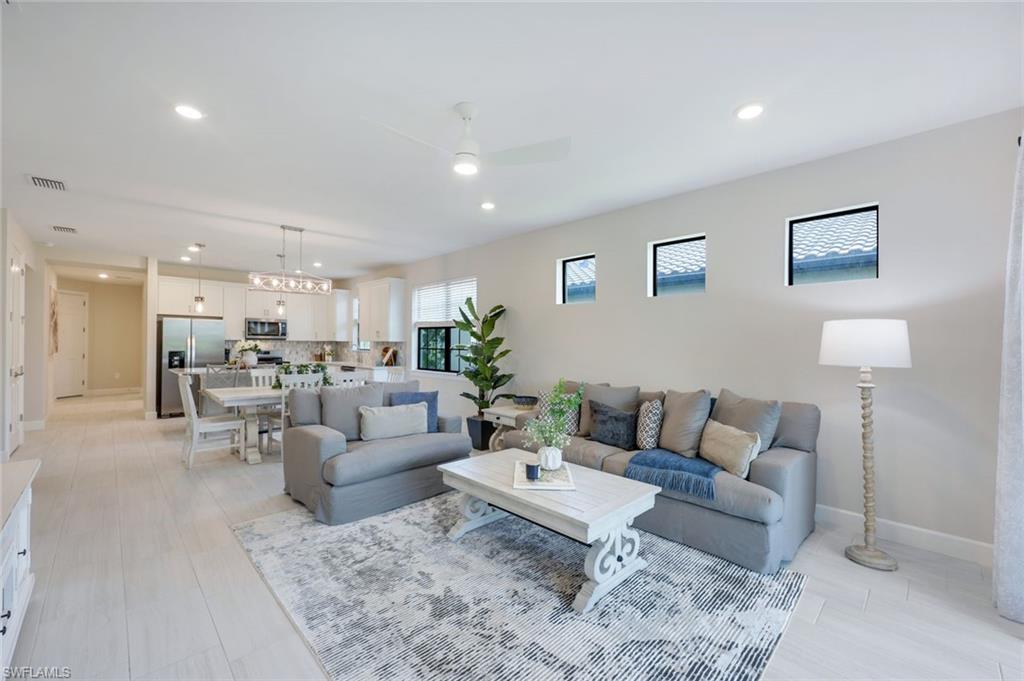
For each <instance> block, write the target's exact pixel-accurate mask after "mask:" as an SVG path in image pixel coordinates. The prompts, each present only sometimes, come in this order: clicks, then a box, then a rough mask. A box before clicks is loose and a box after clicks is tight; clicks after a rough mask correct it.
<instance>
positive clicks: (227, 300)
mask: <svg viewBox="0 0 1024 681" xmlns="http://www.w3.org/2000/svg"><path fill="white" fill-rule="evenodd" d="M245 293H246V291H245V285H244V284H239V285H232V284H225V285H224V339H225V340H242V339H243V338H245Z"/></svg>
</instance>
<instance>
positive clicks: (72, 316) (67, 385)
mask: <svg viewBox="0 0 1024 681" xmlns="http://www.w3.org/2000/svg"><path fill="white" fill-rule="evenodd" d="M88 334H89V297H88V296H87V295H85V294H84V293H73V292H71V291H60V292H59V293H58V294H57V355H56V377H55V380H54V383H55V384H56V386H55V390H56V392H57V397H71V396H73V395H82V394H84V393H85V379H86V376H85V360H86V354H88V343H87V339H88Z"/></svg>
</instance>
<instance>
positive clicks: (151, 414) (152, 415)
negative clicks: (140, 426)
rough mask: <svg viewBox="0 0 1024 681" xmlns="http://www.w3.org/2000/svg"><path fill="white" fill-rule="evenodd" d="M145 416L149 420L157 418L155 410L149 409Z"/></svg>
mask: <svg viewBox="0 0 1024 681" xmlns="http://www.w3.org/2000/svg"><path fill="white" fill-rule="evenodd" d="M144 416H145V419H146V420H147V421H155V420H156V412H155V411H147V412H145V415H144Z"/></svg>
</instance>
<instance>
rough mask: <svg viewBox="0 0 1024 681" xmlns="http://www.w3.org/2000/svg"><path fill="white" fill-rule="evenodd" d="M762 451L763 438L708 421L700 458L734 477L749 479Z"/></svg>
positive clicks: (702, 436) (702, 437) (701, 444)
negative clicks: (753, 463) (753, 465)
mask: <svg viewBox="0 0 1024 681" xmlns="http://www.w3.org/2000/svg"><path fill="white" fill-rule="evenodd" d="M760 451H761V436H760V435H758V434H757V433H747V432H745V431H742V430H740V429H739V428H733V427H732V426H727V425H725V424H724V423H719V422H718V421H712V420H711V419H708V422H707V424H706V425H705V426H704V434H703V435H701V438H700V456H701V458H702V459H706V460H708V461H710V462H711V463H713V464H715V465H716V466H721V467H722V468H724V469H725V470H727V471H728V472H730V473H732V474H733V475H736V476H739V477H741V478H745V477H747V474H748V473H749V472H750V462H751V461H753V460H754V459H755V458H757V455H758V453H760Z"/></svg>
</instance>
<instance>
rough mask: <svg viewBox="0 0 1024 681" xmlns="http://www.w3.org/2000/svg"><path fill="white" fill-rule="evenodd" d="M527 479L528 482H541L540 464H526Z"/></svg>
mask: <svg viewBox="0 0 1024 681" xmlns="http://www.w3.org/2000/svg"><path fill="white" fill-rule="evenodd" d="M526 479H527V480H540V464H539V463H528V464H526Z"/></svg>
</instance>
